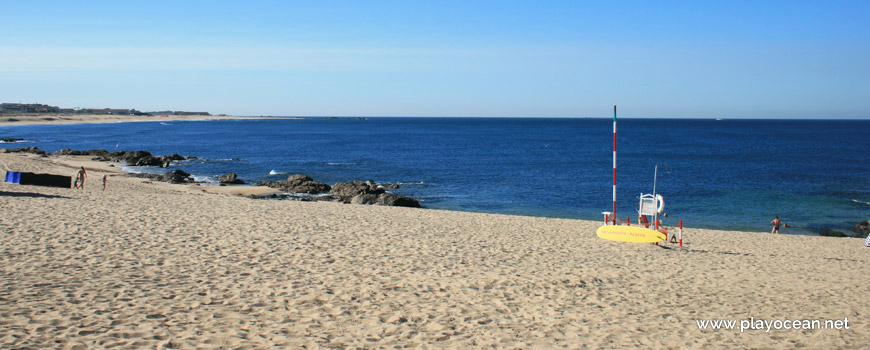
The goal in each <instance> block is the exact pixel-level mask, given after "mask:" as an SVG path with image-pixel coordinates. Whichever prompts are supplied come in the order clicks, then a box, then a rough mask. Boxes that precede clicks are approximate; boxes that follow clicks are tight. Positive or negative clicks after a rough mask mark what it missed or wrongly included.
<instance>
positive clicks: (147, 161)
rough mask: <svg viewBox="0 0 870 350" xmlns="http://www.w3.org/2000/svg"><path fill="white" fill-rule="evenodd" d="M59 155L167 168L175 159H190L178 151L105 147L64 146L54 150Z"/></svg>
mask: <svg viewBox="0 0 870 350" xmlns="http://www.w3.org/2000/svg"><path fill="white" fill-rule="evenodd" d="M54 155H58V156H94V158H93V160H98V161H105V162H109V161H111V162H120V163H126V164H127V165H130V166H159V167H164V168H167V167H169V165H170V164H171V163H172V162H173V161H179V160H185V159H188V158H187V157H184V156H182V155H179V154H178V153H174V154H171V155H168V156H162V157H161V156H155V155H152V154H151V153H150V152H148V151H118V152H111V153H109V151H106V150H104V149H92V150H87V151H77V150H72V149H69V148H64V149H62V150H60V151H57V152H54Z"/></svg>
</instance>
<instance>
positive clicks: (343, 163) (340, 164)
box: [326, 163, 360, 165]
mask: <svg viewBox="0 0 870 350" xmlns="http://www.w3.org/2000/svg"><path fill="white" fill-rule="evenodd" d="M359 164H360V163H326V165H359Z"/></svg>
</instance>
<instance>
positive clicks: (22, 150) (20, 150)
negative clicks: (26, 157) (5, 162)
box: [3, 147, 46, 156]
mask: <svg viewBox="0 0 870 350" xmlns="http://www.w3.org/2000/svg"><path fill="white" fill-rule="evenodd" d="M3 152H4V153H33V154H38V155H41V156H44V155H46V153H45V151H43V150H41V149H39V148H38V147H21V148H7V149H5V150H4V151H3Z"/></svg>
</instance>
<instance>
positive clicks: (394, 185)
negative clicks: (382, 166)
mask: <svg viewBox="0 0 870 350" xmlns="http://www.w3.org/2000/svg"><path fill="white" fill-rule="evenodd" d="M381 187H384V188H392V189H398V188H399V187H400V186H399V184H391V183H382V184H381Z"/></svg>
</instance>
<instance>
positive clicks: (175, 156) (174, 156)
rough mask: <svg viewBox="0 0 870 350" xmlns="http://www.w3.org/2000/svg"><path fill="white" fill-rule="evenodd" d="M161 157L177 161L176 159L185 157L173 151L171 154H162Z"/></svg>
mask: <svg viewBox="0 0 870 350" xmlns="http://www.w3.org/2000/svg"><path fill="white" fill-rule="evenodd" d="M163 159H168V160H175V161H178V160H185V159H187V158H185V157H184V156H182V155H180V154H178V153H173V154H170V155H168V156H163Z"/></svg>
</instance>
